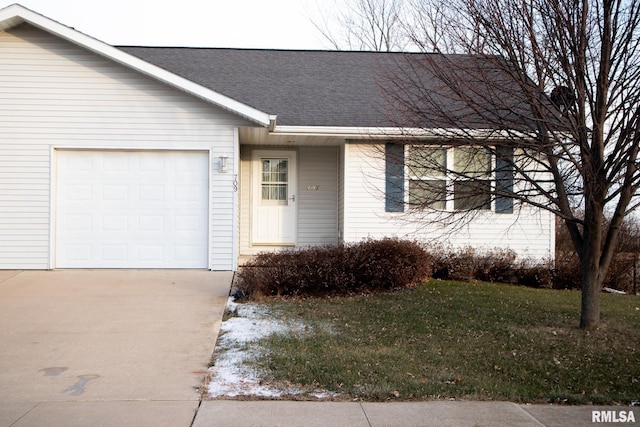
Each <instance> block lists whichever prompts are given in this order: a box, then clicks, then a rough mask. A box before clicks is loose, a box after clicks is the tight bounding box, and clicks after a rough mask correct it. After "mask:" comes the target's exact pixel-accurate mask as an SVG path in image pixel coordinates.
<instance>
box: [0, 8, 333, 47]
mask: <svg viewBox="0 0 640 427" xmlns="http://www.w3.org/2000/svg"><path fill="white" fill-rule="evenodd" d="M322 1H325V2H326V0H166V1H163V0H160V1H158V0H0V8H4V7H6V6H9V5H11V4H14V3H19V4H21V5H22V6H24V7H26V8H29V9H31V10H33V11H35V12H37V13H40V14H41V15H45V16H46V17H48V18H51V19H54V20H56V21H58V22H60V23H62V24H64V25H66V26H69V27H73V28H75V29H76V30H78V31H80V32H82V33H85V34H87V35H89V36H92V37H94V38H97V39H99V40H101V41H103V42H106V43H108V44H111V45H116V46H122V45H135V46H183V47H185V46H186V47H234V48H261V49H328V48H330V45H329V44H328V43H327V42H326V41H324V40H323V38H322V36H321V34H320V32H319V31H318V30H317V29H316V28H315V27H314V25H313V22H312V20H313V19H316V20H317V18H313V17H314V16H315V17H317V16H318V9H319V4H321V3H320V2H322Z"/></svg>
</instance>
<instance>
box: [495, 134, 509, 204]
mask: <svg viewBox="0 0 640 427" xmlns="http://www.w3.org/2000/svg"><path fill="white" fill-rule="evenodd" d="M512 193H513V147H496V213H504V214H510V213H513V198H512V197H509V194H512Z"/></svg>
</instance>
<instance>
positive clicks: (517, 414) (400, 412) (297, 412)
mask: <svg viewBox="0 0 640 427" xmlns="http://www.w3.org/2000/svg"><path fill="white" fill-rule="evenodd" d="M599 410H605V411H614V412H615V413H616V417H617V419H618V420H620V418H621V415H622V413H621V411H625V414H628V412H629V411H632V412H633V413H634V418H635V420H636V422H631V423H622V425H626V426H631V425H633V426H640V408H637V407H636V408H632V407H623V406H615V407H595V406H551V405H517V404H515V403H509V402H453V401H434V402H415V403H413V402H406V403H405V402H398V403H391V402H389V403H366V402H364V403H360V402H291V401H233V400H213V401H203V402H202V404H201V405H200V409H199V410H198V413H197V415H196V418H195V421H194V423H193V427H210V426H238V427H242V426H265V427H267V426H282V427H290V426H301V427H302V426H304V427H322V426H340V427H346V426H353V427H360V426H362V427H373V426H387V427H391V426H398V427H413V426H434V427H489V426H491V427H541V426H550V427H577V426H592V427H593V426H615V425H621V423H620V422H617V423H597V422H596V423H594V422H592V411H599ZM612 415H613V414H612ZM625 418H627V415H625ZM629 418H630V417H629Z"/></svg>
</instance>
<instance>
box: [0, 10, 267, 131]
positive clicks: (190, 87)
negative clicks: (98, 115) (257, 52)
mask: <svg viewBox="0 0 640 427" xmlns="http://www.w3.org/2000/svg"><path fill="white" fill-rule="evenodd" d="M24 23H27V24H29V25H32V26H34V27H36V28H39V29H41V30H43V31H46V32H48V33H50V34H53V35H55V36H57V37H60V38H61V39H63V40H66V41H68V42H70V43H73V44H75V45H78V46H81V47H83V48H85V49H87V50H89V51H91V52H94V53H96V54H98V55H101V56H103V57H106V58H108V59H110V60H113V61H115V62H117V63H119V64H122V65H124V66H126V67H129V68H131V69H133V70H136V71H138V72H140V73H142V74H145V75H147V76H149V77H152V78H154V79H156V80H159V81H161V82H163V83H165V84H168V85H170V86H173V87H175V88H176V89H179V90H181V91H183V92H186V93H188V94H190V95H193V96H196V97H198V98H200V99H202V100H204V101H206V102H208V103H211V104H213V105H216V106H217V107H220V108H222V109H224V110H226V111H229V112H230V113H232V114H235V115H238V116H240V117H242V118H244V119H246V120H249V121H251V122H253V123H256V124H258V125H261V126H264V127H268V126H270V124H272V123H275V119H274V116H273V115H269V114H267V113H265V112H262V111H259V110H256V109H255V108H253V107H250V106H248V105H246V104H243V103H241V102H238V101H236V100H234V99H232V98H229V97H227V96H225V95H222V94H220V93H218V92H215V91H213V90H211V89H208V88H206V87H204V86H201V85H199V84H197V83H194V82H192V81H190V80H188V79H185V78H183V77H180V76H178V75H176V74H173V73H171V72H169V71H167V70H165V69H162V68H160V67H158V66H156V65H153V64H150V63H148V62H146V61H144V60H142V59H140V58H137V57H135V56H133V55H130V54H128V53H126V52H124V51H122V50H120V49H118V48H115V47H113V46H111V45H109V44H107V43H104V42H102V41H100V40H98V39H95V38H93V37H90V36H87V35H86V34H83V33H81V32H79V31H77V30H75V29H73V28H69V27H67V26H66V25H63V24H60V23H59V22H56V21H54V20H52V19H50V18H47V17H45V16H43V15H40V14H38V13H36V12H34V11H32V10H30V9H27V8H25V7H23V6H21V5H19V4H13V5H11V6H8V7H6V8H4V9H1V10H0V31H6V30H9V29H11V28H14V27H17V26H18V25H21V24H24Z"/></svg>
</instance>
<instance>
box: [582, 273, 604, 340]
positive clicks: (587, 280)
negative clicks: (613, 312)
mask: <svg viewBox="0 0 640 427" xmlns="http://www.w3.org/2000/svg"><path fill="white" fill-rule="evenodd" d="M585 270H591V269H584V268H583V269H582V280H581V283H582V307H581V310H580V328H581V329H586V330H590V329H595V328H596V327H597V326H598V324H599V323H600V286H601V280H600V274H599V271H598V270H599V269H598V268H596V271H585ZM585 273H586V274H585Z"/></svg>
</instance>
